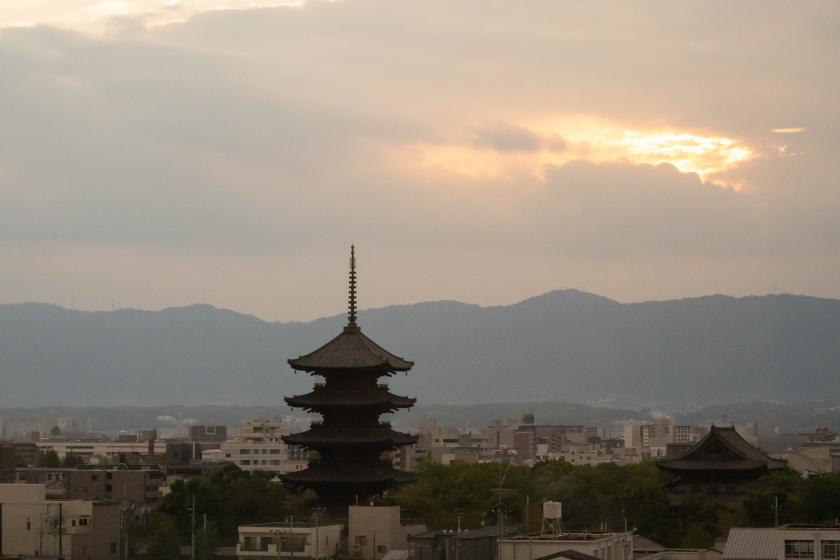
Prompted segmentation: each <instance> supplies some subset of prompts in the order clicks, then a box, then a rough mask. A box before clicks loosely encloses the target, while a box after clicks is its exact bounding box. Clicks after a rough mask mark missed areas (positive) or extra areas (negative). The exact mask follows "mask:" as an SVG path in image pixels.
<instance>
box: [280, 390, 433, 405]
mask: <svg viewBox="0 0 840 560" xmlns="http://www.w3.org/2000/svg"><path fill="white" fill-rule="evenodd" d="M283 400H285V401H286V403H287V404H288V405H289V406H294V407H299V408H306V409H310V410H318V409H319V408H328V407H338V406H380V407H384V408H386V409H398V408H410V407H412V406H414V403H415V402H417V399H412V398H409V397H401V396H399V395H394V394H393V393H390V392H388V390H387V389H322V388H321V389H316V390H314V391H312V392H309V393H306V394H304V395H295V396H292V397H285V398H284V399H283Z"/></svg>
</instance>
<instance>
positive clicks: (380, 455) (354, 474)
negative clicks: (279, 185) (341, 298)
mask: <svg viewBox="0 0 840 560" xmlns="http://www.w3.org/2000/svg"><path fill="white" fill-rule="evenodd" d="M289 365H290V366H291V367H292V368H293V369H294V370H296V371H302V372H306V373H309V374H311V375H318V376H321V377H323V378H324V382H323V383H315V387H314V389H313V390H312V391H311V392H309V393H306V394H304V395H296V396H292V397H286V398H285V401H286V403H288V405H289V406H291V407H294V408H301V409H304V410H306V411H308V412H316V413H318V414H320V415H321V417H322V420H321V421H319V422H312V424H311V426H310V428H309V430H307V431H305V432H300V433H297V434H291V435H288V436H283V441H285V442H286V443H287V444H289V445H296V446H299V447H303V448H305V449H307V450H309V451H314V452H316V453H317V457H316V458H314V459H312V460H310V462H309V466H308V468H306V469H304V470H301V471H297V472H291V473H287V474H285V475H282V477H281V478H282V480H283V481H284V482H285V483H287V484H291V485H294V486H298V487H303V488H310V489H312V490H314V491H315V492H316V493H317V494H318V498H319V501H320V502H321V503H322V504H323V505H326V506H329V507H331V508H332V509H335V510H340V509H341V508H343V507H344V506H347V505H350V504H353V503H358V502H359V501H360V500H367V499H368V498H370V497H372V496H375V495H378V494H381V493H382V492H384V491H385V490H388V489H389V488H393V487H395V486H397V485H399V484H401V483H404V482H409V481H411V480H413V479H414V476H413V475H411V474H410V473H407V472H403V471H398V470H396V469H394V468H393V467H392V466H391V462H390V460H389V459H387V458H386V457H387V454H388V452H390V451H394V450H396V449H398V448H400V447H401V446H404V445H411V444H414V443H416V442H417V437H416V436H412V435H409V434H404V433H401V432H397V431H394V430H392V429H391V425H390V424H389V423H387V422H381V421H380V419H379V417H380V415H382V414H387V413H393V412H395V411H396V410H398V409H400V408H410V407H411V406H413V405H414V403H415V401H416V399H413V398H408V397H401V396H397V395H394V394H392V393H391V392H390V391H389V390H388V386H387V385H385V384H382V383H380V382H379V378H380V377H389V376H391V375H394V374H396V373H398V372H408V371H409V370H410V369H411V368H412V366H413V365H414V363H413V362H410V361H408V360H405V359H403V358H400V357H399V356H395V355H394V354H391V353H390V352H388V351H387V350H385V349H384V348H382V347H381V346H379V345H378V344H376V343H375V342H374V341H372V340H371V339H370V338H368V337H367V336H365V335H364V334H363V333H362V330H361V328H359V325H358V323H357V315H356V254H355V247H351V248H350V297H349V315H348V322H347V325H346V326H345V327H344V329H343V330H342V332H341V333H340V334H339V335H338V336H336V337H335V338H333V339H332V340H330V341H329V342H327V343H326V344H324V345H323V346H321V347H320V348H318V349H317V350H315V351H314V352H311V353H309V354H306V355H304V356H301V357H299V358H296V359H293V360H289Z"/></svg>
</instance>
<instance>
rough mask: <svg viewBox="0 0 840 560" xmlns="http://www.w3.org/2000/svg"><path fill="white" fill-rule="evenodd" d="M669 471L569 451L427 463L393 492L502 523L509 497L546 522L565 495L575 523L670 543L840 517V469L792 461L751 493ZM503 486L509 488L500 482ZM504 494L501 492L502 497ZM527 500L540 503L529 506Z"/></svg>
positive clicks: (437, 512)
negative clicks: (822, 470)
mask: <svg viewBox="0 0 840 560" xmlns="http://www.w3.org/2000/svg"><path fill="white" fill-rule="evenodd" d="M668 480H669V479H668V475H666V474H664V473H662V472H661V471H659V470H658V469H657V468H656V465H655V464H654V463H653V462H644V463H641V464H638V465H627V466H618V465H613V464H605V465H598V466H595V467H591V466H574V465H571V464H569V463H565V462H562V461H552V462H546V463H540V464H537V465H536V466H534V467H533V468H527V467H515V466H507V465H499V464H483V465H465V464H459V465H450V466H443V465H434V464H428V465H425V466H424V467H423V469H422V471H421V472H420V478H419V480H418V482H417V483H416V484H413V485H410V486H406V487H404V488H403V489H401V490H400V491H398V492H396V493H395V494H393V496H392V500H393V501H394V502H395V503H398V504H400V505H402V506H403V507H404V508H405V510H406V511H408V512H411V513H413V514H414V515H416V516H418V517H419V518H421V519H422V520H424V521H425V522H426V523H427V524H428V525H429V526H430V527H434V528H452V527H454V526H455V523H456V522H457V517H458V516H460V517H461V523H462V525H463V526H465V527H477V526H479V525H481V524H482V523H485V524H495V523H496V519H497V511H496V509H495V506H496V504H498V503H501V507H502V510H503V511H504V512H505V517H506V520H507V522H508V523H511V524H518V525H520V526H524V525H525V523H526V519H527V524H528V528H529V529H530V530H538V529H539V523H540V521H541V503H542V502H543V501H544V500H558V501H560V502H562V503H563V525H564V528H567V529H570V530H599V529H600V528H601V527H603V526H605V527H606V528H608V529H610V530H619V529H623V528H624V527H625V526H626V527H628V528H635V529H637V530H638V532H639V533H640V534H643V535H645V536H647V537H649V538H651V539H653V540H655V541H658V542H660V543H662V544H664V545H667V546H681V547H704V546H710V545H711V544H712V543H713V542H714V540H715V538H717V537H722V536H725V535H726V533H727V531H728V529H729V528H730V527H732V526H735V525H742V526H756V527H767V526H772V525H773V524H774V523H775V513H776V509H775V508H776V499H777V498H778V504H779V506H778V514H779V522H780V523H791V522H800V523H821V522H826V521H833V520H835V519H837V518H838V517H840V473H837V474H832V475H826V476H824V477H820V478H811V479H808V480H803V479H801V478H800V477H799V475H797V474H796V473H795V472H792V471H782V472H775V473H772V474H768V475H767V476H765V477H763V478H762V479H760V480H759V481H757V482H756V483H755V484H754V485H753V486H752V487H751V488H750V490H749V491H748V492H747V493H746V495H744V496H742V497H741V498H743V499H737V498H736V499H733V498H732V497H725V496H724V497H720V496H714V495H707V494H699V493H698V494H687V495H680V496H678V497H677V496H673V495H669V493H668V491H667V489H666V486H665V485H666V484H667V482H668ZM499 488H502V490H501V491H499V490H497V489H499ZM500 495H501V498H500V497H499V496H500ZM526 500H528V501H529V502H530V504H531V507H530V508H529V509H528V510H527V513H526V507H525V506H526Z"/></svg>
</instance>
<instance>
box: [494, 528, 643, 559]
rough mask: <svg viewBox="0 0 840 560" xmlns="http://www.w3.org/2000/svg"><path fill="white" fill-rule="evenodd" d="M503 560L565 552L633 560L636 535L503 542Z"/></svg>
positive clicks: (585, 535)
mask: <svg viewBox="0 0 840 560" xmlns="http://www.w3.org/2000/svg"><path fill="white" fill-rule="evenodd" d="M499 546H500V550H499V552H500V554H499V557H500V560H531V559H537V558H542V557H545V556H550V555H553V554H557V553H561V552H564V551H569V550H571V551H576V552H582V553H583V554H588V555H589V556H593V557H595V558H597V559H598V560H632V559H633V533H632V532H625V533H562V534H559V535H532V536H527V537H514V538H506V539H501V540H500V541H499Z"/></svg>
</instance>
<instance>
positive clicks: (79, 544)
mask: <svg viewBox="0 0 840 560" xmlns="http://www.w3.org/2000/svg"><path fill="white" fill-rule="evenodd" d="M120 516H121V511H120V506H119V504H118V503H117V502H116V501H85V500H48V499H47V496H46V489H45V487H44V485H42V484H0V556H3V557H6V556H30V555H31V556H46V557H53V558H66V559H67V560H116V559H117V558H119V545H120Z"/></svg>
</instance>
